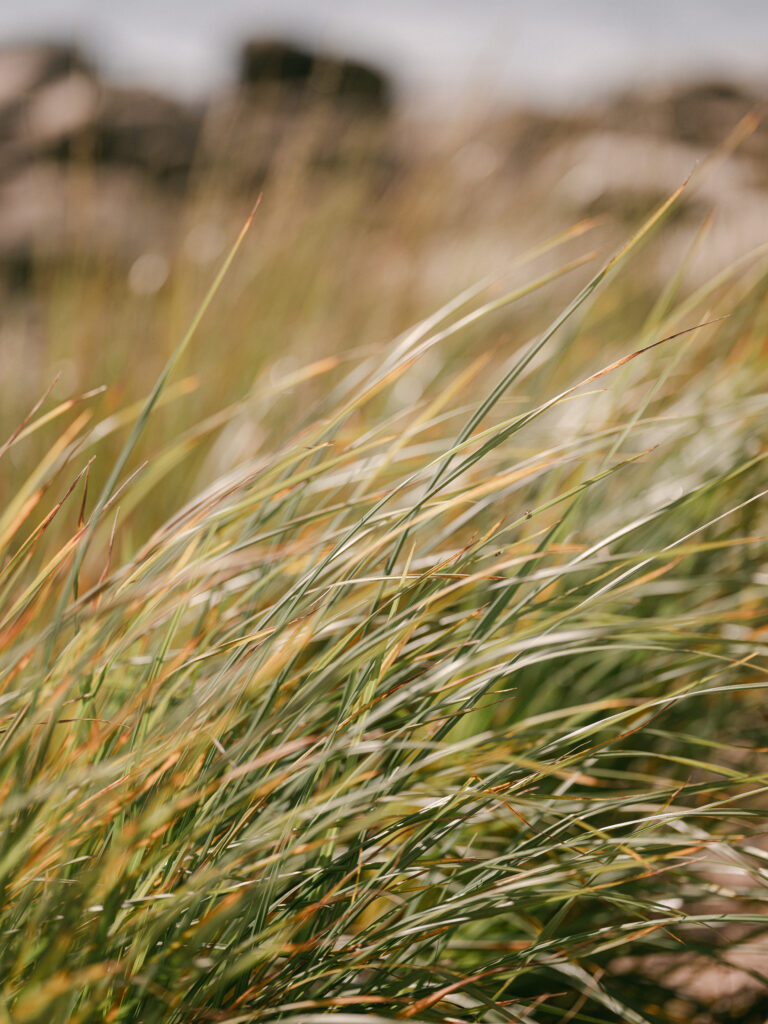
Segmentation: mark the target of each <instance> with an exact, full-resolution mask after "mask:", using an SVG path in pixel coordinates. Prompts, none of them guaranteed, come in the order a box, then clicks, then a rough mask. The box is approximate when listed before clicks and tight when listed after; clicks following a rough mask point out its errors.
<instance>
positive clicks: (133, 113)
mask: <svg viewBox="0 0 768 1024" xmlns="http://www.w3.org/2000/svg"><path fill="white" fill-rule="evenodd" d="M202 119H203V114H202V111H201V110H199V109H197V108H192V107H188V106H185V105H183V104H181V103H178V102H176V101H174V100H171V99H168V98H167V97H165V96H161V95H158V94H157V93H154V92H150V91H147V90H142V89H116V88H104V89H102V93H101V101H100V104H99V108H98V113H97V116H96V117H95V119H94V123H93V125H92V127H91V132H92V146H93V151H92V152H93V158H94V159H95V160H96V161H98V162H100V163H109V164H117V165H120V166H132V167H137V168H139V169H141V170H143V171H144V172H146V173H147V174H148V175H150V176H151V177H152V178H156V179H161V180H166V181H168V180H173V181H183V179H184V178H185V177H186V175H187V173H188V172H189V169H190V167H191V165H192V163H193V161H194V158H195V152H196V150H197V144H198V138H199V134H200V128H201V125H202Z"/></svg>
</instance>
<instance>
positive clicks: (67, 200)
mask: <svg viewBox="0 0 768 1024" xmlns="http://www.w3.org/2000/svg"><path fill="white" fill-rule="evenodd" d="M180 204H181V199H180V198H179V199H177V200H175V201H169V197H168V196H167V195H164V194H163V193H162V192H161V191H159V190H157V189H152V188H148V187H147V184H146V180H145V179H144V177H143V176H142V175H141V174H140V173H138V172H137V171H135V170H131V169H130V168H120V169H110V170H107V169H104V170H102V171H101V172H99V175H98V179H96V178H95V177H94V175H93V174H92V173H91V172H90V171H89V170H88V169H86V168H79V167H66V166H63V165H62V164H60V163H57V162H55V161H50V160H49V161H37V162H35V163H33V164H32V165H30V166H29V167H26V168H23V169H21V170H20V171H19V172H18V173H17V174H15V175H14V176H12V177H11V178H9V179H8V180H6V181H4V182H2V183H0V273H1V274H2V276H3V277H4V278H5V280H6V282H7V283H9V284H11V285H13V286H16V287H18V286H23V285H25V284H27V283H28V282H29V281H30V280H31V279H32V277H33V275H34V272H35V271H36V270H40V269H45V268H46V267H50V266H58V265H61V264H65V263H67V262H68V261H70V260H72V261H77V262H79V263H81V264H83V263H85V264H88V263H90V262H93V261H96V262H99V263H105V262H106V263H108V264H109V265H112V266H116V267H120V266H124V267H129V266H130V265H131V264H132V263H133V262H134V261H135V260H136V259H137V258H138V257H139V256H140V255H141V254H142V253H143V252H144V251H145V250H146V248H147V244H148V237H150V236H151V237H152V238H154V239H159V240H161V241H162V243H163V244H165V245H168V244H169V243H170V242H172V240H173V237H174V230H175V229H176V228H177V227H178V222H179V219H180V212H181V205H180Z"/></svg>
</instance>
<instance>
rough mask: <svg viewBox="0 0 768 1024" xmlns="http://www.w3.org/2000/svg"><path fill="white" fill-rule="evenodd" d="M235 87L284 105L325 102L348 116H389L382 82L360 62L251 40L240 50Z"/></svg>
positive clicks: (389, 101) (387, 95) (387, 94)
mask: <svg viewBox="0 0 768 1024" xmlns="http://www.w3.org/2000/svg"><path fill="white" fill-rule="evenodd" d="M240 83H241V85H242V86H244V87H246V88H248V89H250V90H252V91H255V90H258V91H262V92H264V91H270V92H272V93H278V94H280V95H281V96H282V98H284V99H289V100H291V99H292V100H295V101H299V102H307V101H310V102H311V101H313V100H325V101H330V102H331V103H332V104H333V105H334V106H336V107H337V108H343V109H344V110H345V111H346V113H348V114H356V115H365V116H368V117H370V116H371V115H377V116H379V115H385V114H389V113H390V112H391V110H392V87H391V83H390V81H389V79H388V77H387V76H386V75H385V74H384V73H383V72H381V71H378V70H377V69H376V68H374V67H371V66H370V65H368V64H363V63H362V62H360V61H354V60H350V59H348V58H345V57H337V56H332V55H330V54H325V53H313V52H311V51H309V50H306V49H303V48H301V47H299V46H296V45H293V44H290V43H284V42H280V41H277V40H252V41H251V42H249V43H246V45H245V46H244V47H243V50H242V54H241V58H240Z"/></svg>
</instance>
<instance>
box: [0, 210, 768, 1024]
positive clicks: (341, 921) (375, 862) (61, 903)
mask: <svg viewBox="0 0 768 1024" xmlns="http://www.w3.org/2000/svg"><path fill="white" fill-rule="evenodd" d="M673 201H674V197H673V200H671V201H670V202H673ZM668 205H669V204H665V207H663V208H662V210H660V211H659V212H658V213H657V214H656V215H654V216H653V217H651V218H650V220H649V221H648V222H647V223H646V224H645V225H644V226H643V228H642V229H641V230H640V231H639V232H638V234H637V235H636V236H635V237H634V238H633V239H632V240H631V241H630V243H629V244H628V245H627V246H626V247H625V248H624V249H623V250H622V251H621V252H620V253H619V255H618V256H617V257H616V258H614V259H613V260H611V261H609V263H607V264H606V265H605V266H604V267H603V268H602V269H601V270H599V271H598V272H597V273H596V274H595V275H594V276H593V277H592V278H591V279H590V280H589V281H588V283H587V284H586V285H585V286H584V287H583V289H582V290H581V291H579V292H578V293H577V295H576V297H575V298H574V299H573V301H572V302H570V303H569V304H568V305H567V306H566V307H565V309H564V310H563V311H562V312H561V313H558V314H557V315H556V316H554V317H552V323H551V325H550V327H548V328H545V329H544V330H543V331H541V332H539V333H537V334H536V336H535V337H534V338H533V339H532V340H531V341H526V342H522V343H521V342H520V341H519V339H518V340H517V341H514V342H511V343H507V348H506V350H505V351H503V350H500V345H498V344H497V345H496V350H495V352H494V353H493V356H492V357H491V355H490V354H489V352H488V351H486V350H484V345H478V338H479V339H480V340H483V339H485V338H487V337H488V336H489V335H491V336H492V335H493V330H494V323H495V322H496V321H495V320H494V317H496V316H497V315H498V313H499V310H502V309H505V308H507V307H508V305H509V304H510V303H512V302H514V301H515V300H516V299H519V298H522V297H524V296H525V295H527V294H530V293H531V292H532V291H533V290H536V289H538V288H539V287H544V286H545V285H546V284H547V283H548V281H549V279H550V278H551V277H552V275H551V274H548V273H547V274H544V275H542V277H541V278H540V279H539V280H537V279H535V277H534V281H533V284H532V285H530V286H529V287H522V288H520V289H518V290H517V291H516V292H515V293H513V294H510V295H506V296H503V297H499V296H498V295H494V294H490V295H485V294H483V291H482V290H481V289H477V290H472V289H471V290H470V291H468V292H467V293H465V294H464V295H462V296H460V297H459V298H458V299H457V300H456V301H455V302H452V303H449V304H448V305H447V306H446V307H445V308H443V309H442V310H440V311H439V312H438V313H437V314H436V315H435V316H433V317H431V318H430V319H428V320H425V321H423V322H421V323H419V324H418V325H417V326H415V327H414V328H413V329H412V330H410V331H409V332H407V333H405V334H404V335H402V336H401V337H399V338H398V339H396V341H395V342H394V343H393V344H392V345H391V346H390V347H389V348H388V349H387V350H385V351H377V352H375V353H374V354H373V355H371V354H370V353H369V354H366V353H362V354H358V355H357V356H354V357H351V358H349V359H347V360H344V361H339V360H338V359H336V358H332V357H331V356H330V355H329V356H328V357H326V356H325V354H320V355H319V356H318V358H317V359H316V360H315V361H314V362H312V363H311V365H309V366H308V368H307V369H306V371H303V372H302V371H298V372H293V371H291V372H290V373H288V374H287V375H285V376H283V377H282V378H280V377H277V378H276V379H274V378H273V379H272V380H271V382H270V383H269V384H268V385H264V384H263V383H262V382H260V381H257V385H256V389H255V390H254V391H252V392H251V393H249V395H248V396H247V397H246V398H245V399H244V400H243V401H242V402H241V403H235V404H234V405H232V406H230V407H228V408H227V409H226V410H224V411H223V412H222V413H221V414H220V415H219V416H218V417H215V418H214V419H212V420H211V421H209V422H206V423H203V424H196V425H193V426H192V427H190V428H189V429H188V430H187V432H186V433H184V434H182V435H181V436H180V438H179V439H178V440H177V441H176V442H174V443H173V444H171V445H170V447H167V448H165V449H163V450H161V451H159V452H157V453H156V455H155V456H154V459H153V460H151V461H150V462H149V464H148V465H145V466H142V465H139V466H136V464H135V461H133V454H134V449H135V446H136V444H137V442H138V440H139V435H140V434H141V433H142V432H148V433H149V437H150V438H151V434H152V422H153V419H152V417H153V415H155V407H156V406H157V405H158V404H161V403H162V402H163V401H164V400H165V398H166V397H167V396H168V395H169V394H170V392H169V391H168V390H167V389H168V388H173V387H174V386H175V385H174V384H173V383H172V382H171V377H170V371H171V370H172V369H173V366H174V365H175V363H176V361H177V359H178V357H179V356H180V355H181V352H182V350H183V349H184V348H185V347H186V346H187V345H188V343H189V342H190V339H191V338H192V333H190V334H188V335H186V336H185V338H184V339H183V341H182V342H181V344H180V346H179V348H178V349H177V350H176V352H175V354H174V355H173V356H172V357H171V362H170V363H169V366H168V368H167V372H165V371H164V372H163V374H162V376H161V377H160V379H159V380H158V383H157V386H156V387H155V389H154V390H153V391H152V393H151V396H150V398H149V399H148V400H147V401H146V402H145V403H144V404H141V403H140V404H139V405H137V406H135V407H133V408H130V409H127V410H126V411H125V412H124V413H122V414H118V413H114V412H111V413H110V415H109V416H108V417H107V418H106V419H104V420H103V421H102V422H101V423H100V424H99V425H97V426H96V427H95V428H94V427H93V426H92V425H91V419H92V417H91V414H92V413H93V412H94V411H95V409H97V408H98V404H97V403H98V401H99V399H98V396H96V395H93V394H88V395H86V396H85V397H84V398H83V399H82V400H75V401H72V402H65V403H63V404H59V405H58V406H55V407H52V408H51V409H50V410H48V409H47V406H46V405H42V406H41V407H40V408H39V409H37V410H36V411H34V412H33V413H32V414H31V416H30V417H29V418H28V420H27V421H26V422H25V423H24V424H22V426H21V428H20V430H19V431H18V432H17V433H16V434H15V435H14V436H12V437H11V438H10V441H9V443H8V445H7V447H6V448H4V449H3V455H5V456H6V457H7V456H8V452H9V450H10V451H12V450H13V448H14V447H15V446H17V445H20V444H22V443H23V440H24V437H25V436H27V437H28V436H29V435H30V434H31V433H34V432H35V431H38V430H39V431H50V430H51V428H52V425H53V424H56V425H58V424H61V423H65V424H66V425H65V426H64V427H63V428H58V426H57V430H58V433H57V434H55V435H52V439H51V440H50V443H49V444H48V447H47V450H46V453H45V455H44V457H43V459H42V462H40V464H39V465H37V466H36V468H34V469H33V470H31V471H30V472H29V473H28V475H27V478H26V483H25V484H24V485H23V486H22V487H21V488H20V489H19V491H18V493H17V494H15V495H14V496H13V497H12V498H11V500H10V501H9V504H8V507H7V508H6V510H5V511H4V512H3V513H2V515H0V543H2V545H3V550H4V556H3V557H4V561H3V563H2V564H3V568H2V576H0V644H1V646H0V680H1V681H2V690H1V693H0V702H1V703H0V716H1V717H2V723H1V725H2V732H1V733H0V780H1V782H0V785H1V786H2V795H3V799H2V806H1V807H0V813H1V814H2V831H1V833H0V834H1V837H2V838H1V843H2V845H1V847H0V885H2V912H1V913H0V933H1V934H2V943H1V944H0V962H1V963H2V967H1V968H0V971H1V975H2V979H3V995H2V999H0V1020H2V1021H5V1022H11V1021H12V1022H14V1024H21V1022H30V1024H32V1022H38V1021H39V1022H43V1021H45V1022H47V1024H53V1022H62V1024H64V1022H67V1024H70V1022H91V1021H102V1020H103V1021H130V1022H142V1024H151V1022H164V1024H165V1022H168V1024H171V1022H179V1024H182V1022H184V1024H187V1022H192V1021H222V1022H229V1024H234V1022H236V1021H237V1022H240V1021H242V1022H246V1021H254V1022H255V1021H258V1022H264V1024H266V1022H272V1021H275V1022H276V1021H294V1022H296V1024H298V1022H301V1024H313V1022H320V1021H329V1022H330V1021H334V1022H338V1024H344V1022H355V1024H357V1022H363V1021H365V1022H368V1024H374V1022H381V1021H391V1020H401V1019H407V1020H414V1021H441V1022H476V1021H484V1022H486V1021H487V1022H504V1021H524V1022H532V1021H549V1020H562V1021H631V1022H640V1021H659V1020H667V1019H672V1017H671V1016H670V1013H672V1011H671V1010H669V1009H668V1003H667V1000H668V999H669V998H670V997H671V995H673V994H674V993H668V992H665V989H664V982H663V979H658V978H651V977H648V976H645V977H644V976H643V975H642V974H638V973H637V972H635V973H634V974H626V973H620V972H619V971H618V970H617V969H616V958H617V957H618V955H619V954H622V955H632V956H634V957H636V958H638V960H637V962H638V963H642V958H643V957H644V956H645V955H646V954H650V953H666V954H669V955H670V957H671V958H672V960H673V961H674V958H675V957H680V956H685V955H687V953H688V952H690V951H692V950H695V951H699V952H701V953H702V954H703V955H705V956H707V957H710V958H711V959H712V960H713V961H717V960H718V959H721V958H722V957H724V956H726V955H727V953H728V950H729V948H730V946H731V945H732V944H733V943H734V941H736V940H735V938H734V936H738V941H743V940H744V936H745V935H747V934H751V933H753V932H754V933H760V932H762V930H763V929H764V920H765V916H764V915H765V899H766V885H765V877H766V876H765V854H764V853H762V852H761V848H760V846H759V834H760V832H761V831H764V820H765V818H764V808H765V792H766V772H765V763H764V750H763V749H761V748H762V747H763V744H764V740H763V738H762V735H763V732H764V727H765V712H764V702H765V688H766V685H767V684H768V680H767V679H766V674H765V666H766V658H765V655H766V649H765V627H766V615H765V605H764V600H763V599H764V591H765V585H766V581H767V580H768V576H767V575H766V573H767V572H768V570H767V569H766V564H765V557H766V544H765V525H766V517H765V511H764V509H765V504H764V493H765V489H766V472H765V458H766V428H765V423H766V419H765V407H766V397H765V396H766V391H765V383H766V381H765V378H766V367H767V364H766V358H765V350H764V338H765V324H766V307H765V302H764V292H765V285H764V279H763V277H762V275H761V272H760V263H759V260H758V261H757V262H755V261H752V262H751V263H749V262H746V261H745V264H744V266H742V267H737V268H731V270H729V271H726V272H724V273H723V275H721V277H720V278H719V279H717V280H715V281H713V282H711V283H710V284H709V285H707V286H704V287H702V288H700V289H699V290H698V291H697V292H695V293H692V294H691V293H687V292H686V291H685V290H684V282H683V278H682V274H681V277H680V279H678V280H676V281H674V282H672V283H671V284H670V285H669V287H668V288H667V289H666V291H665V292H664V293H663V294H661V295H660V296H658V297H657V298H656V300H655V301H654V302H653V303H652V304H650V306H649V307H648V308H647V314H646V318H645V322H644V323H643V324H642V326H641V328H640V330H639V332H636V331H633V332H631V333H628V334H627V336H621V337H608V335H607V331H610V332H614V330H615V321H614V320H608V321H607V322H606V321H604V322H603V327H602V328H601V326H600V321H599V319H594V318H593V319H590V309H591V303H593V301H594V299H595V297H596V295H597V294H598V290H599V289H606V288H607V289H608V291H609V292H610V290H611V289H612V288H615V289H620V281H619V282H618V283H617V282H616V280H615V275H616V273H617V272H618V271H619V269H620V264H622V263H623V262H624V261H625V260H626V259H627V258H628V257H629V256H630V255H632V253H633V251H634V250H635V249H637V248H638V247H639V246H640V245H641V244H643V243H644V242H645V240H646V237H647V236H648V235H649V234H650V232H651V230H652V229H653V228H655V226H656V223H657V221H658V220H659V219H661V217H662V216H663V215H664V213H665V212H666V209H667V207H668ZM257 225H258V221H257ZM257 230H258V227H257ZM562 240H563V239H559V240H555V242H558V241H562ZM553 244H555V243H553ZM230 256H231V257H232V256H234V252H233V253H231V254H230ZM215 290H216V286H214V289H212V292H211V293H210V295H209V297H208V298H207V299H206V301H205V303H204V307H205V306H207V305H208V304H209V303H210V302H211V301H214V302H215V298H216V296H215V294H214V293H215ZM617 294H620V291H618V292H617ZM204 311H205V309H204V308H203V309H201V313H203V312H204ZM723 314H729V317H728V319H718V318H719V317H721V316H722V315H723ZM712 321H715V322H712ZM196 324H197V319H196V320H195V321H194V322H193V328H194V327H195V326H196ZM478 324H480V325H484V331H485V333H481V334H473V333H472V332H473V330H475V329H476V327H477V325H478ZM699 324H707V326H702V327H700V328H698V329H695V330H692V328H696V327H697V325H699ZM601 331H602V333H601ZM468 339H469V340H468ZM473 339H474V340H473ZM192 344H193V347H194V340H193V341H192ZM616 346H618V352H617V350H616ZM601 352H603V353H604V357H602V356H601ZM436 355H437V358H435V356H436ZM222 358H226V355H225V354H224V355H223V356H222ZM576 365H580V367H581V369H580V370H579V372H578V374H577V375H576V376H570V373H571V368H572V367H573V366H576ZM425 367H427V369H426V371H425ZM564 378H565V379H564ZM318 380H320V381H327V385H326V386H323V387H320V388H318V387H316V386H313V385H316V383H317V381H318ZM176 386H178V385H176ZM309 394H312V395H314V399H313V401H314V402H315V406H314V408H310V407H309V400H308V398H307V395H309ZM280 403H283V406H282V407H281V405H280ZM285 403H291V404H290V405H289V406H288V408H289V410H290V411H289V412H288V413H287V414H286V411H285V408H286V407H285ZM281 408H282V411H281ZM46 410H47V411H46ZM254 415H259V416H261V417H262V418H263V419H264V420H265V421H267V422H268V421H269V420H270V417H272V416H275V417H276V418H277V419H278V420H279V421H280V422H281V423H285V422H286V421H287V422H289V423H290V424H291V425H290V429H288V430H285V432H284V436H282V437H281V438H278V439H276V440H275V441H274V443H270V444H269V445H266V444H265V446H264V447H263V448H261V449H260V450H257V451H254V452H253V453H252V457H251V458H250V459H246V460H241V461H240V462H238V463H237V464H236V465H234V466H233V467H231V468H229V469H228V470H227V472H226V473H225V474H224V475H223V476H220V477H219V478H218V479H215V480H214V481H213V482H212V483H209V484H207V485H206V486H205V487H204V488H203V489H202V490H200V491H199V492H198V493H195V494H193V496H192V497H191V498H190V500H187V501H185V502H181V503H179V505H178V507H177V509H176V511H175V513H174V514H173V515H172V517H171V518H170V519H169V520H168V521H167V522H165V523H164V524H163V525H161V526H160V527H159V528H158V529H156V530H155V531H154V532H153V533H152V534H151V535H150V536H148V537H145V538H141V537H138V538H137V537H135V536H133V537H132V536H131V535H128V534H124V533H123V532H122V527H121V523H122V521H123V520H125V519H126V518H128V519H129V518H130V514H131V510H132V509H136V508H138V507H139V506H141V504H142V503H149V502H151V501H152V495H153V492H154V490H155V489H162V488H163V487H164V481H165V480H166V479H167V474H168V472H169V468H170V467H172V466H176V465H178V464H179V462H180V461H181V464H182V465H183V460H184V458H186V457H192V456H194V454H195V452H196V450H197V446H198V444H199V443H200V439H201V438H203V437H204V436H205V435H206V433H207V432H208V431H220V432H221V433H220V436H219V442H217V443H218V445H219V446H221V445H224V446H226V443H227V438H228V437H230V436H231V434H230V433H229V431H230V430H231V429H232V427H233V425H236V424H237V423H238V422H241V421H242V420H243V419H247V418H248V417H253V416H254ZM120 431H123V432H126V431H127V433H128V440H127V441H125V443H124V447H123V449H122V452H121V453H120V454H119V455H118V456H117V457H116V460H115V462H114V471H113V472H112V473H111V474H110V475H109V477H108V479H107V480H106V482H104V483H103V486H102V489H101V491H100V493H99V494H98V495H97V496H96V497H94V496H93V495H92V494H87V493H86V484H87V480H88V468H87V467H88V460H89V458H90V450H91V449H92V448H93V449H95V450H98V446H99V444H100V443H101V440H102V438H103V437H105V436H108V435H110V434H111V433H114V432H120ZM131 431H132V433H131ZM45 436H46V437H47V436H48V434H46V435H45ZM219 450H221V448H219ZM215 451H216V449H215V448H214V454H215ZM67 474H68V475H69V477H70V481H71V484H72V489H71V491H69V492H67V488H66V487H65V486H64V484H63V483H62V481H63V479H64V478H65V477H66V476H67ZM51 496H52V497H51ZM164 497H165V498H166V499H167V495H165V496H164ZM46 502H47V503H48V504H47V505H46ZM42 508H45V509H49V510H50V511H48V512H46V513H41V512H40V509H42ZM118 510H119V514H118ZM724 872H727V873H728V875H727V880H726V881H723V873H724ZM677 995H679V993H678V994H677ZM694 1004H695V1001H693V1002H692V1001H691V1000H690V999H689V1001H688V1004H686V1005H687V1007H688V1009H687V1010H685V1007H683V1010H681V1009H680V1005H681V1002H680V999H679V998H678V999H677V1002H676V1004H675V1005H676V1006H677V1010H676V1011H675V1012H676V1013H677V1014H678V1019H679V1017H680V1014H681V1013H684V1012H689V1013H690V1015H691V1016H693V1015H694V1014H695V1012H697V1010H701V1009H703V1008H702V1007H696V1006H695V1005H694ZM669 1005H671V1004H669Z"/></svg>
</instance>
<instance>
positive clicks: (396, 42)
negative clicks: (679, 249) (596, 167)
mask: <svg viewBox="0 0 768 1024" xmlns="http://www.w3.org/2000/svg"><path fill="white" fill-rule="evenodd" d="M258 34H272V35H288V36H291V37H293V38H296V39H302V38H303V39H305V40H306V41H310V42H318V41H319V42H323V43H324V44H325V45H326V46H327V47H330V48H332V49H337V50H342V51H347V52H351V53H354V54H356V55H358V56H361V57H367V58H368V59H369V60H373V61H376V62H379V63H381V64H382V65H383V66H385V67H386V68H390V69H392V70H393V71H395V72H396V73H397V74H398V75H399V77H400V80H401V81H402V83H403V88H404V90H405V93H406V95H410V96H416V97H420V98H422V99H428V100H429V101H430V102H437V103H443V104H445V105H448V104H451V103H453V102H456V101H460V100H461V99H462V98H465V97H468V96H470V95H473V94H475V95H477V96H478V97H481V96H482V97H487V98H501V99H507V98H510V97H511V98H518V99H524V100H526V101H528V102H539V103H542V104H555V105H561V104H568V103H571V104H572V103H577V104H578V103H581V102H584V103H587V102H589V100H590V99H591V98H592V97H593V96H594V95H595V93H596V92H600V91H601V90H603V89H605V88H616V87H618V88H627V87H629V86H631V85H633V84H635V83H645V82H654V81H663V80H669V79H671V78H672V79H685V78H690V77H695V76H697V75H700V76H705V75H710V76H718V75H719V76H723V77H728V78H732V79H735V80H737V81H738V80H747V81H750V80H751V81H753V82H758V83H762V85H763V86H764V87H766V91H767V92H768V71H767V70H766V68H767V67H768V56H767V55H768V0H730V2H728V3H724V2H721V0H641V2H634V0H631V2H627V0H624V2H618V0H537V2H536V3H531V2H530V0H213V2H212V0H27V2H26V3H18V2H11V0H0V39H2V40H4V41H9V40H17V39H20V38H21V39H23V38H30V37H36V38H40V37H43V38H49V39H51V38H53V39H56V38H62V37H64V38H67V37H68V38H74V39H76V40H78V41H80V42H82V43H83V44H84V45H85V46H87V47H88V49H89V50H90V51H91V52H92V53H93V54H94V56H95V57H96V58H97V59H98V60H99V61H100V62H101V64H102V66H103V67H104V69H105V70H106V71H107V72H109V73H110V74H112V75H114V76H115V77H117V78H119V79H122V80H124V81H141V82H143V83H144V84H147V85H154V86H158V87H160V88H163V89H166V90H171V91H174V92H177V93H179V94H182V95H187V96H195V95H204V94H205V93H206V92H207V91H208V90H209V89H211V88H215V87H216V86H217V85H221V84H222V83H224V82H226V81H227V80H228V79H229V78H230V77H231V75H232V74H233V73H234V69H235V66H236V54H237V45H238V42H239V40H240V39H242V38H243V37H245V36H248V35H258Z"/></svg>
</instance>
